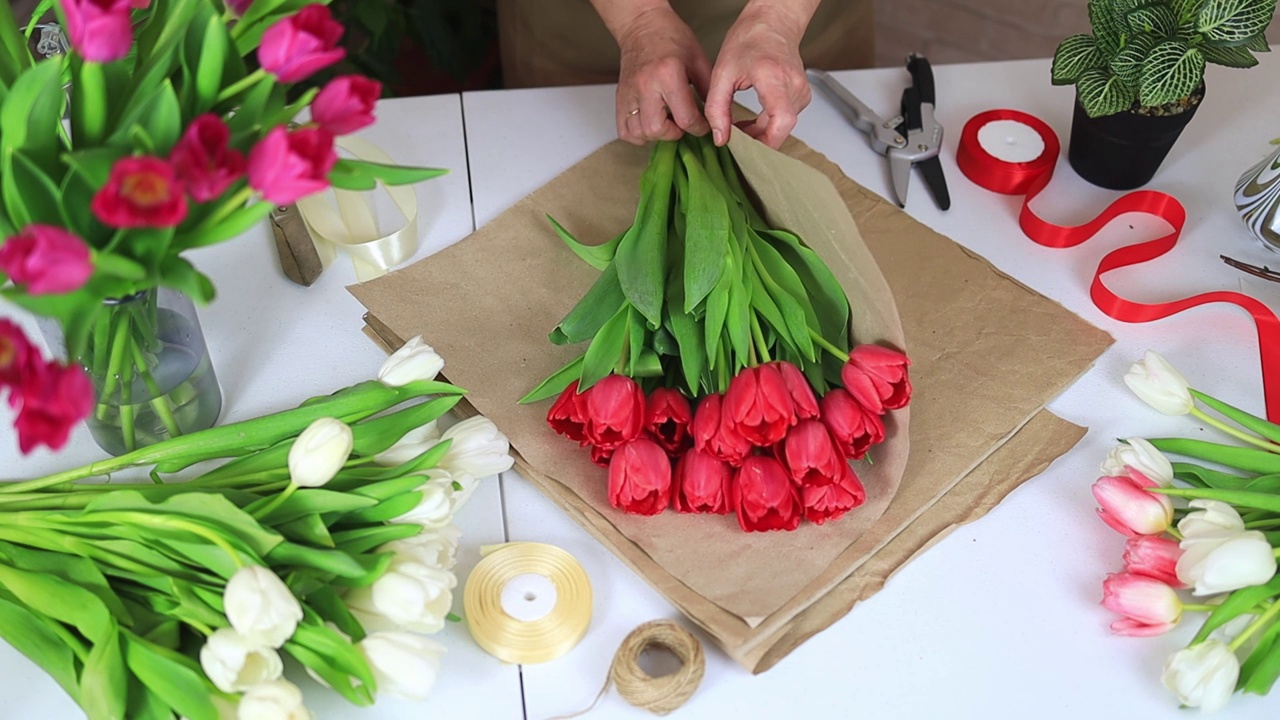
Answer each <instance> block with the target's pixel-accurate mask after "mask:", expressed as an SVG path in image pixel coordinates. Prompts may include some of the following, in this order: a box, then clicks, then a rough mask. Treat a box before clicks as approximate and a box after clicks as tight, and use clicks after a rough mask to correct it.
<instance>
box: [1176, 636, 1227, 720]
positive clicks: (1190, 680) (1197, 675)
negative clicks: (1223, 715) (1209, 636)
mask: <svg viewBox="0 0 1280 720" xmlns="http://www.w3.org/2000/svg"><path fill="white" fill-rule="evenodd" d="M1239 679H1240V660H1239V659H1237V658H1236V654H1235V653H1233V652H1231V648H1229V647H1227V645H1226V644H1225V643H1222V642H1219V641H1217V640H1206V641H1204V642H1202V643H1200V644H1199V645H1193V646H1191V647H1189V648H1184V649H1182V650H1179V651H1178V652H1176V653H1174V654H1173V657H1171V658H1169V661H1168V662H1166V663H1165V665H1164V674H1163V676H1162V677H1161V680H1163V681H1164V686H1165V687H1167V688H1169V690H1170V691H1172V692H1173V694H1174V695H1176V696H1177V698H1178V702H1180V703H1182V704H1183V705H1186V706H1187V707H1198V708H1200V709H1201V710H1202V711H1204V712H1215V711H1217V710H1221V709H1222V708H1224V707H1226V705H1227V702H1228V701H1229V700H1230V699H1231V695H1232V693H1234V692H1235V691H1236V681H1237V680H1239Z"/></svg>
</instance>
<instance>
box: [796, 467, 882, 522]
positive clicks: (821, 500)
mask: <svg viewBox="0 0 1280 720" xmlns="http://www.w3.org/2000/svg"><path fill="white" fill-rule="evenodd" d="M842 465H843V472H841V474H840V479H839V480H837V481H836V482H834V483H831V484H830V485H819V486H812V487H806V488H804V489H803V490H801V491H800V496H801V501H802V502H803V503H804V517H805V519H806V520H808V521H809V522H811V523H815V524H817V525H821V524H823V523H824V522H826V521H828V520H837V519H839V518H840V516H841V515H844V514H845V513H847V512H849V511H850V510H852V509H854V508H856V507H858V506H859V505H861V504H862V503H864V502H866V499H867V491H866V490H865V489H864V488H863V487H862V481H861V480H859V479H858V474H857V473H855V472H854V471H853V468H851V467H849V465H848V463H842Z"/></svg>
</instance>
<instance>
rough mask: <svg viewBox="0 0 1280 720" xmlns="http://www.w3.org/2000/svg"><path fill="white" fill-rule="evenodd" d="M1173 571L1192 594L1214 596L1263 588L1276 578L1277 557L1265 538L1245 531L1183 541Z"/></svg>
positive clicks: (1259, 534) (1254, 532)
mask: <svg viewBox="0 0 1280 720" xmlns="http://www.w3.org/2000/svg"><path fill="white" fill-rule="evenodd" d="M1179 547H1181V548H1182V557H1180V558H1178V565H1177V568H1176V572H1177V573H1178V580H1180V581H1182V583H1183V584H1184V585H1190V586H1193V587H1194V589H1193V590H1192V591H1191V594H1192V595H1196V596H1203V595H1217V594H1218V593H1226V592H1232V591H1234V590H1239V589H1241V588H1246V587H1253V586H1254V585H1263V584H1265V583H1268V582H1271V579H1272V578H1274V577H1275V576H1276V556H1275V552H1274V551H1273V549H1272V547H1271V543H1269V542H1267V536H1266V535H1263V534H1262V533H1261V532H1258V531H1257V530H1246V531H1243V532H1240V533H1237V534H1235V535H1230V536H1227V537H1225V538H1204V539H1191V540H1185V539H1184V540H1183V541H1182V542H1181V543H1179Z"/></svg>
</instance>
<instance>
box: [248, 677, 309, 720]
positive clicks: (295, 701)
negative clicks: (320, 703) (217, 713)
mask: <svg viewBox="0 0 1280 720" xmlns="http://www.w3.org/2000/svg"><path fill="white" fill-rule="evenodd" d="M237 717H238V718H239V720H312V717H313V716H312V715H311V711H310V710H308V709H307V708H306V706H305V705H303V704H302V691H301V690H299V689H298V686H297V685H294V684H293V683H291V682H289V681H288V680H273V681H271V682H265V683H262V684H261V685H255V686H253V687H251V688H249V690H248V691H247V692H245V694H244V697H242V698H240V707H239V708H238V710H237Z"/></svg>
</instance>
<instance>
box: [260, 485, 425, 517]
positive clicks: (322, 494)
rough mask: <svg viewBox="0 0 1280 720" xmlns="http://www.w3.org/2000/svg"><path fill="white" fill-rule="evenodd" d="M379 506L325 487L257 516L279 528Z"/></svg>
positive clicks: (305, 491) (269, 499) (307, 491)
mask: <svg viewBox="0 0 1280 720" xmlns="http://www.w3.org/2000/svg"><path fill="white" fill-rule="evenodd" d="M419 482H421V480H419ZM274 500H275V496H274V495H268V496H266V497H263V498H262V499H261V500H260V501H259V502H260V503H262V505H263V506H264V507H265V506H267V505H269V504H271V503H272V502H273V501H274ZM377 504H378V501H377V500H375V499H373V498H369V497H362V496H360V495H355V494H352V493H345V492H336V491H333V490H326V489H325V488H303V489H301V490H299V491H297V492H295V493H294V494H292V495H290V496H289V497H288V498H287V499H285V501H284V502H282V503H280V504H279V505H277V506H275V507H274V508H273V509H272V510H271V512H269V513H267V514H266V515H263V516H260V517H258V520H259V522H261V523H262V524H263V525H269V526H278V525H281V524H284V523H290V522H294V521H296V520H300V519H302V518H305V517H309V516H316V515H321V514H324V513H348V512H352V511H355V510H362V509H364V508H367V507H373V506H374V505H377ZM258 509H259V508H256V507H254V506H252V505H251V506H249V507H247V508H245V510H246V511H247V512H250V513H254V512H255V511H257V510H258Z"/></svg>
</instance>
